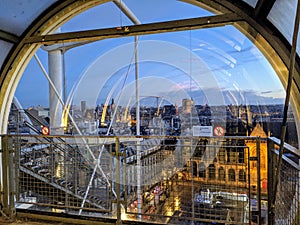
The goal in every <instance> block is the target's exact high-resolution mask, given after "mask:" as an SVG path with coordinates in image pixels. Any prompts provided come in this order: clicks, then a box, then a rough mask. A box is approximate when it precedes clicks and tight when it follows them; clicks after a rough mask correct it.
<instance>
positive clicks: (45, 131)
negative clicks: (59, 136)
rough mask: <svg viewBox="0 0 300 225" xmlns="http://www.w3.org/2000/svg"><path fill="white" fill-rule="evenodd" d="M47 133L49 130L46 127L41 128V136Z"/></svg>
mask: <svg viewBox="0 0 300 225" xmlns="http://www.w3.org/2000/svg"><path fill="white" fill-rule="evenodd" d="M49 132H50V130H49V128H48V127H46V126H43V127H42V134H43V135H48V134H49Z"/></svg>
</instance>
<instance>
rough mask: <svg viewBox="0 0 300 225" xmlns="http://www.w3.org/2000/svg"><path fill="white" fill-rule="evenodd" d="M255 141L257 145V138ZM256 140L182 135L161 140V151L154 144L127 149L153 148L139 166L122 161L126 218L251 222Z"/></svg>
mask: <svg viewBox="0 0 300 225" xmlns="http://www.w3.org/2000/svg"><path fill="white" fill-rule="evenodd" d="M166 140H167V142H166ZM251 142H253V143H254V144H253V143H252V144H253V145H254V146H256V144H257V143H256V141H255V140H251ZM251 142H249V143H246V141H245V139H234V138H232V139H224V140H223V139H214V138H209V139H207V138H202V139H198V138H182V137H181V138H173V139H164V140H161V143H162V144H161V145H159V148H155V146H157V144H156V143H152V142H151V140H148V141H145V142H140V143H137V144H136V145H128V146H125V148H127V149H133V150H132V151H133V152H135V151H139V150H138V149H139V148H141V149H142V148H143V145H148V149H151V151H149V152H148V153H147V154H145V155H142V156H141V159H140V162H138V159H137V158H136V157H131V156H128V157H126V160H124V161H123V162H122V165H123V167H124V168H126V170H125V172H124V171H122V172H123V174H126V175H124V176H125V177H126V179H127V181H125V183H126V185H124V189H123V190H124V191H125V199H126V203H125V204H126V206H127V208H126V216H127V218H130V219H143V220H146V221H153V222H160V223H169V224H183V223H187V224H189V223H190V222H191V221H194V222H199V223H206V222H207V223H211V222H216V223H217V222H219V223H230V224H249V223H250V222H251V217H252V208H251V204H250V203H251V202H252V205H253V202H255V201H257V196H258V195H259V194H258V192H257V190H258V188H257V184H258V182H257V177H258V176H257V174H258V170H259V168H260V166H259V165H258V163H257V162H256V164H255V167H253V168H251V165H250V153H249V151H250V150H249V149H250V147H249V145H250V146H252V145H251ZM252 148H253V147H252ZM142 152H143V153H144V151H142ZM133 156H136V154H135V153H134V154H133ZM251 160H252V161H251V162H253V161H255V160H257V158H256V159H251ZM253 164H254V163H253ZM250 169H251V171H250ZM137 171H141V174H140V175H138V173H137ZM139 179H141V180H142V182H141V184H140V186H139V185H138V184H137V182H136V181H137V180H139ZM138 193H141V197H140V198H139V197H138V196H139V195H138Z"/></svg>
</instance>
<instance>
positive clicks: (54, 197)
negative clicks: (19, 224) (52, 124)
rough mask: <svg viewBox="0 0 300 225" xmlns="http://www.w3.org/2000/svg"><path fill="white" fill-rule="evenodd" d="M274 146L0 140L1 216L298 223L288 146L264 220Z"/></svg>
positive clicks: (242, 141)
mask: <svg viewBox="0 0 300 225" xmlns="http://www.w3.org/2000/svg"><path fill="white" fill-rule="evenodd" d="M277 145H278V142H277V140H275V139H273V138H269V139H261V138H260V137H182V136H181V137H177V136H166V137H162V136H159V137H155V136H143V137H134V136H133V137H130V136H126V137H121V136H118V137H115V136H107V137H103V136H102V137H99V136H40V135H32V136H31V135H4V136H2V172H3V175H2V176H3V185H2V187H3V191H2V199H3V200H2V204H3V209H2V215H3V216H5V217H7V218H13V217H15V216H16V211H22V210H23V211H24V209H26V212H43V213H44V212H47V213H48V214H51V215H53V216H54V215H57V213H60V215H61V213H63V215H68V217H69V218H70V216H71V217H72V216H73V217H77V216H80V217H81V218H82V217H85V218H100V219H101V218H102V219H112V221H117V222H118V223H119V224H120V223H122V222H125V221H145V222H148V223H152V222H153V223H168V224H183V223H187V224H188V223H190V222H199V223H212V222H215V223H220V224H250V223H254V222H256V223H259V224H267V222H268V219H269V220H270V219H272V220H273V219H274V220H276V224H277V223H278V224H296V222H295V221H297V219H298V221H299V158H300V157H299V153H298V152H297V150H296V149H294V148H291V147H290V146H288V145H285V154H284V156H283V159H284V160H283V165H284V166H283V167H282V173H281V174H280V182H279V186H280V188H279V189H278V193H277V195H276V196H277V198H276V205H275V210H273V211H274V212H275V215H274V216H272V217H269V218H268V214H269V212H270V211H271V208H270V207H271V206H270V205H269V206H268V201H269V200H270V198H272V197H274V196H273V195H272V194H273V193H272V191H271V190H272V189H271V187H272V185H273V183H272V182H273V179H272V178H273V175H274V168H275V165H276V156H277V150H276V146H277ZM297 160H298V161H297ZM282 206H284V209H282ZM268 207H269V208H268Z"/></svg>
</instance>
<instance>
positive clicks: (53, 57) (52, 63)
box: [48, 48, 64, 135]
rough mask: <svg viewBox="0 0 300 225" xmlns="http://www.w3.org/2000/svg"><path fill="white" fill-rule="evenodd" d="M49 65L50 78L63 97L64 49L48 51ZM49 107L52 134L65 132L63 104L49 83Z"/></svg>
mask: <svg viewBox="0 0 300 225" xmlns="http://www.w3.org/2000/svg"><path fill="white" fill-rule="evenodd" d="M48 67H49V76H50V79H51V81H52V83H53V85H54V87H55V89H56V91H57V93H58V95H59V96H60V98H61V99H62V96H63V88H64V81H63V77H64V74H63V71H64V69H63V55H62V51H61V50H60V49H59V48H58V49H55V50H51V51H48ZM49 108H50V112H49V113H50V133H51V135H62V134H64V128H63V126H62V112H63V106H62V104H61V103H60V102H59V98H58V96H57V95H56V93H55V91H54V90H53V88H52V87H51V85H49Z"/></svg>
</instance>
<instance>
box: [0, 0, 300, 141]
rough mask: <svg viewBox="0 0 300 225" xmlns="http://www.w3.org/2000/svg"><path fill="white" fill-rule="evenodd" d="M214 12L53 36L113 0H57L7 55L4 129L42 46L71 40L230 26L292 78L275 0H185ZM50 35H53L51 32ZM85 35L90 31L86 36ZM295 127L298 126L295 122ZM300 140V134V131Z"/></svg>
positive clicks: (2, 81)
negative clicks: (271, 18) (274, 18)
mask: <svg viewBox="0 0 300 225" xmlns="http://www.w3.org/2000/svg"><path fill="white" fill-rule="evenodd" d="M183 1H184V2H187V3H190V4H193V5H195V6H199V7H202V8H205V9H207V10H210V11H212V12H214V13H216V16H212V17H202V18H195V19H191V20H181V21H179V22H178V21H177V22H174V21H169V22H167V23H155V24H141V25H133V26H130V29H129V30H128V29H121V30H116V29H114V28H109V29H101V30H93V31H81V32H71V33H62V34H57V35H55V34H52V33H53V32H54V31H55V30H56V29H57V28H58V27H60V26H61V25H62V24H64V23H65V22H67V21H68V20H70V19H71V18H73V17H74V16H76V15H78V14H79V13H81V12H83V11H86V10H88V9H90V8H92V7H94V6H97V5H99V4H103V3H105V2H109V0H90V1H85V0H66V1H57V2H56V3H55V4H53V5H52V6H51V7H50V8H48V9H47V10H46V11H45V12H44V13H42V14H41V15H40V16H39V17H38V18H37V19H36V20H35V21H34V22H33V23H32V25H31V26H30V27H28V29H27V30H26V32H25V33H24V34H23V35H22V36H21V37H19V38H14V39H13V40H12V41H13V43H14V47H13V48H12V50H11V52H10V54H9V56H8V58H7V59H6V60H5V62H4V64H3V67H2V70H1V74H0V85H1V86H0V96H1V97H0V118H1V120H0V132H1V133H6V131H7V121H8V114H9V112H10V103H11V102H12V99H13V96H14V93H15V90H16V88H17V85H18V82H19V80H20V78H21V76H22V74H23V72H24V70H25V68H26V66H27V64H28V63H29V61H30V59H31V58H32V56H33V55H34V54H35V52H36V51H37V49H38V48H39V47H40V46H41V45H42V44H51V43H58V42H67V41H75V40H79V41H95V40H100V39H104V38H110V37H121V36H134V35H141V34H149V33H160V32H167V31H171V30H172V31H175V30H184V29H193V28H201V27H204V28H205V27H214V26H220V25H223V24H232V25H233V26H235V27H236V28H238V29H239V30H240V31H242V32H243V33H244V34H245V35H246V36H247V37H249V38H250V39H251V40H252V41H253V43H254V44H255V45H256V46H257V47H258V48H259V49H260V51H261V52H262V53H263V54H264V55H265V57H266V58H267V59H268V61H269V62H270V63H271V65H272V66H273V68H274V70H275V71H276V73H277V75H278V77H279V79H280V80H281V82H282V84H283V86H284V87H286V84H287V80H288V65H289V58H290V49H291V46H290V44H289V43H288V42H287V41H286V39H285V38H284V37H283V35H282V34H280V32H278V31H277V30H276V28H275V27H274V26H273V25H272V24H271V23H270V22H268V21H267V19H266V16H267V15H268V12H269V10H270V9H271V7H272V5H273V4H274V2H275V1H274V0H260V1H258V3H257V6H256V8H254V9H253V8H251V7H250V6H248V5H247V4H246V3H244V2H242V1H239V2H238V3H237V2H236V1H231V0H229V1H224V0H183ZM51 34H52V35H51ZM87 34H89V35H88V36H87ZM299 68H300V67H299V59H298V58H297V60H296V65H295V71H296V72H295V75H294V81H293V87H292V92H291V97H292V98H291V106H292V107H293V112H294V116H295V120H296V121H299V118H300V104H299V102H298V101H297V99H299V97H300V92H299V85H300V76H299V71H300V69H299ZM296 126H297V130H299V128H300V127H299V126H300V125H299V124H298V123H296ZM298 139H299V132H298Z"/></svg>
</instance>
